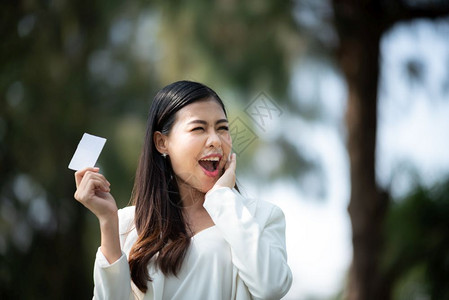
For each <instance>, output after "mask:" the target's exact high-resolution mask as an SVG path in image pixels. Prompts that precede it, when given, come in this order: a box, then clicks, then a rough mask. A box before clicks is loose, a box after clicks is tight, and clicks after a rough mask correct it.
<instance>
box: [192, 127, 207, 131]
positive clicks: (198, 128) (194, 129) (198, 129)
mask: <svg viewBox="0 0 449 300" xmlns="http://www.w3.org/2000/svg"><path fill="white" fill-rule="evenodd" d="M200 130H204V128H203V127H195V128H193V129H192V131H200Z"/></svg>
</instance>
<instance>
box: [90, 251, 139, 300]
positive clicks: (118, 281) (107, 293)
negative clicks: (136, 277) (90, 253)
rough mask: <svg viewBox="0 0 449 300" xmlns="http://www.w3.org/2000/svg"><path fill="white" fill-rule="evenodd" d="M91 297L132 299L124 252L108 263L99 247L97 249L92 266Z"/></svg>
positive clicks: (97, 299)
mask: <svg viewBox="0 0 449 300" xmlns="http://www.w3.org/2000/svg"><path fill="white" fill-rule="evenodd" d="M94 284H95V287H94V297H93V299H96V300H100V299H108V300H109V299H110V300H114V299H117V300H123V299H133V298H134V297H133V294H132V292H131V275H130V271H129V264H128V260H127V258H126V255H125V253H123V252H122V256H121V257H120V258H119V259H118V260H117V261H115V262H114V263H113V264H109V262H108V261H107V259H106V257H104V255H103V253H102V252H101V250H100V248H98V250H97V256H96V258H95V266H94Z"/></svg>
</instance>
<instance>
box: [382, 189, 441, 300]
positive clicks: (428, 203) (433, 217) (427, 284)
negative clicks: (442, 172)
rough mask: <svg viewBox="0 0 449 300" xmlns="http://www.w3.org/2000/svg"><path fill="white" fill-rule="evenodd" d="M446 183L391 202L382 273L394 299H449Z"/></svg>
mask: <svg viewBox="0 0 449 300" xmlns="http://www.w3.org/2000/svg"><path fill="white" fill-rule="evenodd" d="M448 216H449V180H447V181H445V182H442V183H440V184H438V185H436V186H434V187H433V188H424V187H418V188H416V190H415V191H414V192H413V193H412V194H411V195H409V196H407V197H405V198H404V199H399V200H397V201H395V202H393V204H392V206H391V208H390V210H389V213H388V216H387V221H386V224H385V234H386V252H385V257H384V270H385V274H386V276H388V277H389V278H390V279H391V280H392V283H393V287H394V289H393V291H394V294H393V296H394V298H393V299H397V300H403V299H421V297H423V298H426V299H429V298H427V297H430V299H435V300H437V299H449V285H448V284H447V283H448V282H449V231H448V229H449V218H448Z"/></svg>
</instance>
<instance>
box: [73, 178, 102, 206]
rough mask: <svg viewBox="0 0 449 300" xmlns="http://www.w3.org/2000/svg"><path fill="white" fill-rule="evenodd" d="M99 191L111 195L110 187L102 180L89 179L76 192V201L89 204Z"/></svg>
mask: <svg viewBox="0 0 449 300" xmlns="http://www.w3.org/2000/svg"><path fill="white" fill-rule="evenodd" d="M86 178H87V177H85V179H86ZM98 191H100V192H105V193H109V192H110V187H109V185H108V184H107V182H105V181H104V180H102V179H101V178H98V177H96V178H88V179H87V180H83V181H82V183H81V184H80V187H79V188H78V189H77V190H76V192H75V199H76V200H78V201H80V202H88V201H89V199H91V198H92V197H93V196H94V195H96V193H97V192H98Z"/></svg>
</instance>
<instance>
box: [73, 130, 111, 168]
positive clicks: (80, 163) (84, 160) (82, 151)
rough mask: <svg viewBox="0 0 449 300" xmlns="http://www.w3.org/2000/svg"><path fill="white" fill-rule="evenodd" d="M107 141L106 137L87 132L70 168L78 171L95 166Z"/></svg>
mask: <svg viewBox="0 0 449 300" xmlns="http://www.w3.org/2000/svg"><path fill="white" fill-rule="evenodd" d="M105 143H106V139H105V138H102V137H99V136H95V135H91V134H88V133H85V134H84V135H83V137H82V138H81V141H80V142H79V144H78V147H77V148H76V151H75V154H73V157H72V160H71V161H70V164H69V169H71V170H74V171H78V170H81V169H84V168H87V167H94V166H95V163H96V162H97V159H98V157H99V156H100V153H101V150H103V147H104V144H105Z"/></svg>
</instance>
